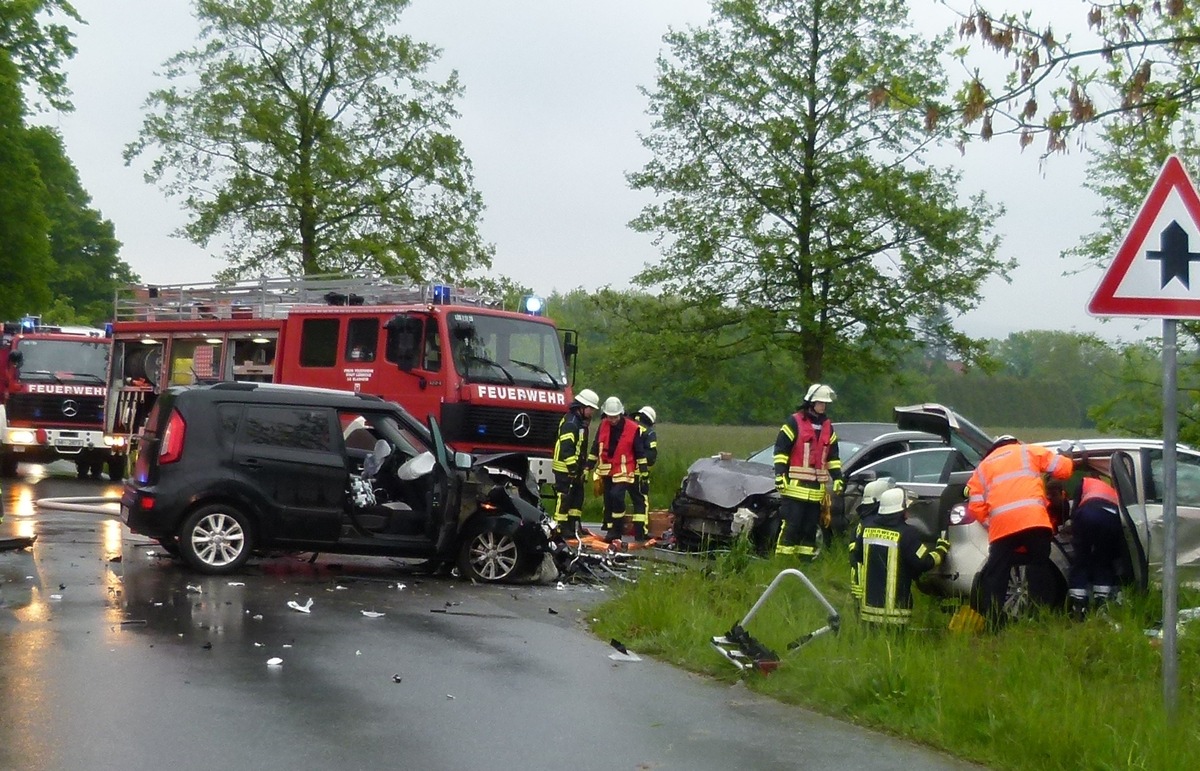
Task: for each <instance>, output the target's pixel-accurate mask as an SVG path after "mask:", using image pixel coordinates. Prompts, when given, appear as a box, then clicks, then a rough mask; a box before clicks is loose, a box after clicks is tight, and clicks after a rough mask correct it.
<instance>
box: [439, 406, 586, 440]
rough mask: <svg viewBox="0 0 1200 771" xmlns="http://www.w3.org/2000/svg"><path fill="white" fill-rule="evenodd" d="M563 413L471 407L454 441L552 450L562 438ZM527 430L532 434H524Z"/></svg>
mask: <svg viewBox="0 0 1200 771" xmlns="http://www.w3.org/2000/svg"><path fill="white" fill-rule="evenodd" d="M565 411H566V410H563V412H565ZM563 412H547V411H545V410H521V409H513V408H511V407H480V406H478V405H471V407H470V408H468V409H467V413H466V416H465V419H464V420H463V422H462V424H461V425H460V426H459V431H458V433H459V436H457V437H454V438H453V439H451V441H454V440H455V439H458V440H460V441H462V442H465V443H468V444H470V443H472V442H479V443H487V444H501V445H515V446H517V447H535V448H539V449H543V448H544V449H546V450H547V451H549V450H551V449H552V448H553V447H554V440H555V439H557V438H558V437H557V433H558V422H559V421H560V420H561V419H562V416H563ZM522 416H523V417H522ZM526 427H528V433H524V432H525V430H526ZM522 433H524V436H522V435H521V434H522Z"/></svg>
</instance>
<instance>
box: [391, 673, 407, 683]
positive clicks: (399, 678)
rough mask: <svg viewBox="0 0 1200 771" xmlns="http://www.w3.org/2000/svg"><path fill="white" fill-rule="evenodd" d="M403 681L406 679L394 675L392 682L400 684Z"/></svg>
mask: <svg viewBox="0 0 1200 771" xmlns="http://www.w3.org/2000/svg"><path fill="white" fill-rule="evenodd" d="M403 679H404V678H402V677H400V675H398V674H395V675H392V682H393V683H398V682H400V681H401V680H403Z"/></svg>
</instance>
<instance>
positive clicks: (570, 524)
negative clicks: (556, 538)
mask: <svg viewBox="0 0 1200 771" xmlns="http://www.w3.org/2000/svg"><path fill="white" fill-rule="evenodd" d="M559 527H560V528H561V529H562V534H563V538H566V539H567V540H568V541H577V540H579V530H580V527H579V517H567V521H566V522H562V523H560V524H559Z"/></svg>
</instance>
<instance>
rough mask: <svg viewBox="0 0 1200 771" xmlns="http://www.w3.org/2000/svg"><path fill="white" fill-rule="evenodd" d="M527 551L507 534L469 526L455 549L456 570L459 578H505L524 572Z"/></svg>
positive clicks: (527, 561)
mask: <svg viewBox="0 0 1200 771" xmlns="http://www.w3.org/2000/svg"><path fill="white" fill-rule="evenodd" d="M528 564H529V555H527V554H524V553H522V549H521V546H520V545H519V544H518V543H517V542H516V540H514V539H513V537H512V536H511V535H502V534H500V533H493V532H488V531H485V530H483V529H482V528H479V527H476V528H473V529H472V530H471V531H470V532H469V533H468V535H467V537H466V538H465V539H463V544H462V548H461V549H460V550H459V553H458V572H459V574H460V575H461V576H462V577H463V578H469V579H472V580H474V581H480V582H483V583H499V582H501V581H509V580H512V579H514V578H518V577H520V576H523V575H525V574H526V573H528V572H529V571H528V567H527V566H528Z"/></svg>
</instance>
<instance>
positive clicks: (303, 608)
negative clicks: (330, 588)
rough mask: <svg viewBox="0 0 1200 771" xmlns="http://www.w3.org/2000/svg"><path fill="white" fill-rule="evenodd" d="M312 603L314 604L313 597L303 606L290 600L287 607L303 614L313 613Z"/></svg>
mask: <svg viewBox="0 0 1200 771" xmlns="http://www.w3.org/2000/svg"><path fill="white" fill-rule="evenodd" d="M312 602H313V601H312V597H309V598H308V602H306V603H304V604H303V605H301V604H300V603H298V602H296V601H295V600H288V604H287V606H288V607H289V608H291V609H292V610H296V611H299V612H301V613H311V612H312Z"/></svg>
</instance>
